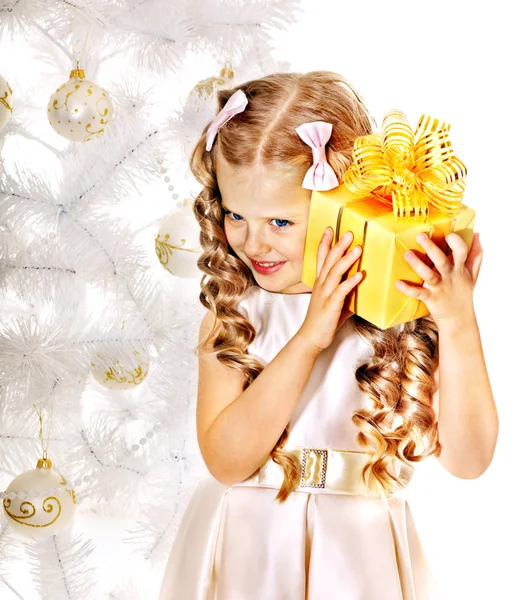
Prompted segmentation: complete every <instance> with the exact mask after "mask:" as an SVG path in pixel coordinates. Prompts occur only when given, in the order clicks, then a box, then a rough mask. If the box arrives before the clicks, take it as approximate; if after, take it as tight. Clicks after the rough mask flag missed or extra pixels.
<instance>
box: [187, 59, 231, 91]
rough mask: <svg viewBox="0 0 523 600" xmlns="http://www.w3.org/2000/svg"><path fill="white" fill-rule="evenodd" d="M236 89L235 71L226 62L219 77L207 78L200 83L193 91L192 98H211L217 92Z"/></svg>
mask: <svg viewBox="0 0 523 600" xmlns="http://www.w3.org/2000/svg"><path fill="white" fill-rule="evenodd" d="M232 87H234V71H233V70H232V65H231V63H230V62H226V63H225V66H224V67H223V69H222V70H221V71H220V76H219V77H207V79H202V80H201V81H199V82H198V83H197V84H196V85H195V86H194V87H193V89H192V90H191V93H190V94H189V98H190V97H193V98H194V97H204V98H211V97H212V96H214V94H215V92H216V91H217V90H222V89H230V88H232Z"/></svg>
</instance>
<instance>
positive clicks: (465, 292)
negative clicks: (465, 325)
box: [396, 233, 483, 323]
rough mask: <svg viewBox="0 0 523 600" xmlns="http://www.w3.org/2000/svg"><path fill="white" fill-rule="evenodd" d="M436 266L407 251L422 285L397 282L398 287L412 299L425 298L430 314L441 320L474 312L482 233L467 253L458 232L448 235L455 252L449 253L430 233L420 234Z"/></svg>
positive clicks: (407, 255) (406, 254)
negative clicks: (474, 294)
mask: <svg viewBox="0 0 523 600" xmlns="http://www.w3.org/2000/svg"><path fill="white" fill-rule="evenodd" d="M416 239H417V241H418V243H419V245H420V246H421V247H422V248H423V249H424V250H425V252H426V253H427V256H428V257H429V258H430V260H431V261H432V263H433V264H434V267H430V266H428V265H426V264H425V263H424V262H423V261H422V260H421V259H420V258H418V257H417V256H416V255H415V254H414V252H412V251H409V252H406V253H405V260H406V261H407V262H408V263H409V264H410V266H411V267H412V268H413V269H414V271H416V273H417V274H418V275H419V276H420V277H421V278H422V279H423V284H422V285H421V286H417V285H413V284H409V283H405V282H404V281H396V288H397V289H398V290H400V292H403V293H404V294H405V295H407V296H409V297H410V298H416V299H417V300H421V301H422V302H424V303H425V304H426V305H427V308H428V309H429V311H430V314H431V315H432V317H433V318H434V320H435V321H436V323H438V322H439V323H441V322H443V321H448V320H451V319H456V318H457V319H461V318H462V317H469V316H470V315H473V314H474V307H473V302H472V293H473V291H474V286H475V285H476V281H477V278H478V275H479V270H480V267H481V260H482V258H483V248H482V247H481V243H480V241H479V233H475V234H474V237H473V239H472V246H471V248H470V252H469V253H468V256H467V245H466V244H465V242H464V241H463V239H462V238H461V237H460V236H459V235H458V234H457V233H450V234H449V235H447V236H445V240H446V241H447V243H448V245H449V246H450V249H451V250H452V253H451V254H450V255H449V256H445V253H444V252H443V251H442V250H441V249H440V248H439V247H438V246H437V245H436V244H435V243H434V242H433V241H432V240H431V239H430V238H429V237H428V236H427V235H426V234H420V235H418V236H417V237H416Z"/></svg>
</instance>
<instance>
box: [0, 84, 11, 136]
mask: <svg viewBox="0 0 523 600" xmlns="http://www.w3.org/2000/svg"><path fill="white" fill-rule="evenodd" d="M12 114H13V90H12V89H11V86H10V85H9V84H8V83H7V81H6V80H5V79H4V78H3V77H2V75H0V129H3V127H4V126H5V124H6V123H7V121H9V119H10V118H11V115H12Z"/></svg>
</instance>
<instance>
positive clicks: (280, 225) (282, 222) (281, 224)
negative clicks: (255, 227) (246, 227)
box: [223, 209, 292, 229]
mask: <svg viewBox="0 0 523 600" xmlns="http://www.w3.org/2000/svg"><path fill="white" fill-rule="evenodd" d="M223 212H224V214H225V215H231V218H232V220H233V221H241V220H242V219H243V217H240V215H237V214H236V213H233V212H231V211H230V210H226V209H223ZM236 217H238V218H236ZM272 220H273V221H276V228H277V229H285V228H286V227H287V226H288V227H291V226H292V223H291V221H288V220H287V219H272Z"/></svg>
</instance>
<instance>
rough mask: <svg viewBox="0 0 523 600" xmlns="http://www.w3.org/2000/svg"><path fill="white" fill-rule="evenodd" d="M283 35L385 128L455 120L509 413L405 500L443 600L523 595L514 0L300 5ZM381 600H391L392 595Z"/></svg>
mask: <svg viewBox="0 0 523 600" xmlns="http://www.w3.org/2000/svg"><path fill="white" fill-rule="evenodd" d="M302 6H303V8H304V13H303V14H302V16H301V18H300V21H299V23H298V24H297V25H295V26H294V27H292V28H291V30H290V32H289V31H287V32H285V33H282V34H281V35H280V36H279V40H278V53H277V56H278V58H285V59H286V60H288V61H290V63H291V67H292V69H293V70H296V71H312V70H315V69H327V70H333V71H337V72H339V73H341V74H343V75H344V76H345V77H347V78H348V79H349V80H350V81H351V83H352V84H353V85H354V86H355V87H356V89H357V90H358V91H359V92H360V93H361V94H362V96H363V97H364V98H365V100H366V102H367V105H368V106H369V108H370V110H371V112H372V113H373V115H374V117H375V119H376V122H377V123H378V125H380V124H381V121H382V118H383V116H384V114H385V113H386V112H387V111H388V110H389V109H391V108H398V109H400V110H403V111H404V112H406V113H407V115H408V117H409V120H410V121H411V124H412V125H413V126H414V125H416V123H417V120H418V118H419V116H420V115H421V114H422V113H426V114H429V115H431V116H434V117H437V118H440V119H442V120H444V121H447V122H449V123H451V124H452V130H451V132H452V138H451V139H452V141H453V144H454V147H455V148H456V151H457V152H458V155H459V156H460V157H461V158H462V160H463V161H464V162H465V164H466V165H467V167H468V184H467V191H466V195H465V204H467V205H469V206H471V207H473V208H474V209H476V210H477V213H478V216H477V220H476V230H477V231H480V233H481V241H482V244H483V247H484V260H483V265H482V269H481V273H480V277H479V280H478V284H477V286H476V291H475V305H476V312H477V316H478V320H479V323H480V329H481V333H482V340H483V345H484V351H485V355H486V359H487V365H488V369H489V374H490V378H491V382H492V386H493V389H494V393H495V397H496V400H497V404H498V408H499V415H500V436H499V444H498V448H497V452H496V455H495V458H494V461H493V463H492V465H491V467H490V469H489V470H488V471H487V473H485V474H484V475H483V476H482V477H480V478H479V479H477V480H474V481H464V480H458V479H456V478H454V477H452V476H451V475H449V474H448V473H447V472H446V471H444V470H443V468H442V467H440V466H439V463H437V461H436V460H429V461H427V462H426V463H425V464H424V465H423V466H422V467H421V468H419V469H418V474H417V475H416V477H415V479H414V481H413V482H411V484H410V486H409V490H408V497H409V501H410V504H411V508H412V511H413V513H414V517H415V520H416V523H417V526H418V530H419V533H420V536H421V538H422V541H423V545H424V547H425V551H426V554H427V555H428V557H429V559H430V561H431V563H432V565H433V568H434V571H435V572H436V574H437V576H438V578H439V579H440V580H441V582H442V584H443V587H444V591H445V594H444V598H445V600H447V599H448V600H458V599H460V600H465V599H466V600H468V599H474V600H487V599H489V600H492V599H495V600H498V599H499V600H513V599H516V598H523V587H522V583H521V571H522V569H523V550H522V545H521V539H522V533H523V517H522V514H521V512H522V507H521V490H522V484H521V481H522V475H521V473H522V471H523V465H522V463H521V453H520V446H521V444H520V439H521V437H522V432H521V427H522V413H523V411H522V404H523V394H522V392H521V375H520V374H521V372H522V370H523V367H522V364H521V338H522V333H523V326H522V324H521V319H522V315H521V313H520V307H521V292H519V291H518V290H520V289H521V281H520V279H521V275H520V273H521V249H520V248H521V245H520V244H521V239H522V237H523V233H522V229H521V228H522V217H523V210H522V204H523V197H522V196H523V194H522V191H521V175H522V168H521V164H522V159H523V152H522V150H521V140H522V134H523V127H522V122H521V110H522V107H523V103H522V94H521V57H522V56H523V47H522V43H521V19H520V18H519V17H518V13H519V11H520V3H518V2H506V1H502V2H495V3H490V2H489V3H487V2H471V1H461V2H460V1H454V2H449V1H448V0H440V1H439V2H414V1H404V0H396V1H394V2H390V1H387V0H379V1H368V0H367V1H362V2H348V1H335V0H322V1H321V2H318V1H317V0H304V2H303V3H302ZM384 600H386V599H385V598H384Z"/></svg>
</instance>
